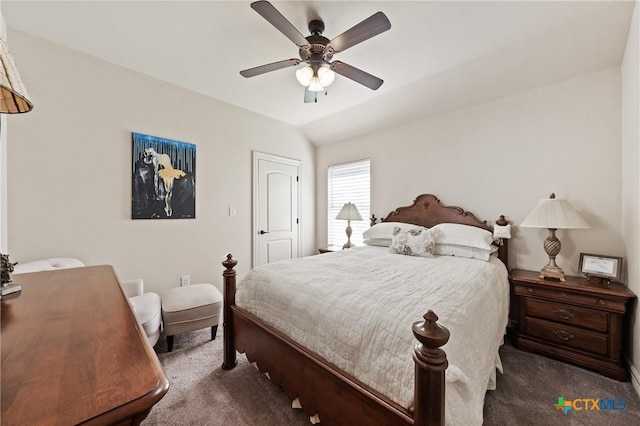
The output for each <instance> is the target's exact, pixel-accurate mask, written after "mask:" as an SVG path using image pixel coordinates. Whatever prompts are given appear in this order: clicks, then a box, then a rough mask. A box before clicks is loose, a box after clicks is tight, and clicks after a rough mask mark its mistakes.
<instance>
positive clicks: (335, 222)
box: [327, 160, 371, 246]
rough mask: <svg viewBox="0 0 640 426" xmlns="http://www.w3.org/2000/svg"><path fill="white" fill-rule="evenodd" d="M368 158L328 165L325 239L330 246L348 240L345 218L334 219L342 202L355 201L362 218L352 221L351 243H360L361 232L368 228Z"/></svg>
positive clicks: (338, 244)
mask: <svg viewBox="0 0 640 426" xmlns="http://www.w3.org/2000/svg"><path fill="white" fill-rule="evenodd" d="M369 165H370V161H369V160H362V161H355V162H353V163H345V164H337V165H334V166H329V173H328V176H329V177H328V179H329V182H328V185H327V186H328V189H329V194H328V195H329V197H328V199H329V206H328V213H329V217H328V243H329V245H330V246H332V245H335V246H342V245H343V244H344V243H346V242H347V234H346V232H345V230H346V228H347V221H346V220H339V219H336V216H337V215H338V213H339V212H340V209H342V206H343V205H344V204H345V203H351V204H355V205H356V207H357V208H358V211H359V212H360V216H362V220H358V221H353V220H352V221H351V228H352V229H353V233H352V235H351V243H352V244H355V245H362V233H363V232H364V231H365V230H367V229H368V228H369V217H371V213H370V210H371V206H370V201H369V200H370V194H371V191H370V189H371V180H370V177H369V176H370V173H369V170H370V167H369Z"/></svg>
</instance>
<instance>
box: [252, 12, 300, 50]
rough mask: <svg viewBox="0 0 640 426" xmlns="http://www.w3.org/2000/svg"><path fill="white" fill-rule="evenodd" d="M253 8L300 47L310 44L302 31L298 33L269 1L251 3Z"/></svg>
mask: <svg viewBox="0 0 640 426" xmlns="http://www.w3.org/2000/svg"><path fill="white" fill-rule="evenodd" d="M251 8H252V9H253V10H255V11H256V12H258V13H259V14H260V16H262V17H263V18H264V19H266V20H267V21H269V23H270V24H271V25H273V26H274V27H276V29H277V30H278V31H280V32H281V33H282V34H284V35H285V36H287V38H288V39H289V40H291V41H292V42H294V43H295V44H296V45H297V46H298V47H302V46H306V45H307V44H309V43H308V42H307V39H306V38H304V36H303V35H302V34H300V31H298V30H297V29H296V27H294V26H293V24H292V23H291V22H289V21H287V18H285V17H284V16H282V14H281V13H280V12H278V9H276V8H275V7H273V5H272V4H271V3H269V2H268V1H256V2H253V3H251Z"/></svg>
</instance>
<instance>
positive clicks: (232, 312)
mask: <svg viewBox="0 0 640 426" xmlns="http://www.w3.org/2000/svg"><path fill="white" fill-rule="evenodd" d="M222 264H223V266H224V267H225V271H224V273H223V277H224V362H223V364H222V368H223V369H225V370H229V369H232V368H233V367H235V365H236V351H238V352H241V353H246V356H247V358H248V359H249V361H251V362H254V361H255V362H256V363H257V365H258V368H259V370H260V371H261V372H263V373H266V372H268V373H269V377H270V379H271V381H272V382H274V383H275V384H276V385H278V386H282V388H283V389H284V392H285V394H286V395H287V396H288V397H289V398H290V399H291V400H293V399H295V398H299V399H300V402H301V404H302V407H303V409H304V410H305V412H306V413H307V414H309V416H313V415H315V414H318V415H319V417H320V420H321V422H322V425H323V426H330V425H338V424H366V425H380V426H383V425H384V426H386V425H411V424H414V425H419V426H425V425H444V413H445V408H444V404H445V370H446V368H447V366H448V362H447V358H446V354H445V353H444V351H443V350H441V349H440V347H441V346H443V345H444V344H445V343H446V342H447V341H448V340H449V331H448V330H447V329H446V328H444V327H441V326H439V325H438V324H437V323H436V321H437V320H438V317H437V316H436V315H435V314H434V313H433V312H432V311H429V312H427V313H426V314H425V316H424V320H423V321H418V322H416V323H414V324H413V333H414V335H415V337H416V339H418V341H419V343H418V344H417V345H416V347H415V351H414V354H413V359H414V361H415V365H416V367H415V384H414V387H415V394H414V395H415V397H414V412H410V411H408V410H407V409H405V408H403V407H401V406H399V405H398V404H396V403H395V402H393V401H391V400H389V399H388V398H387V397H385V396H383V395H381V394H380V393H379V392H376V391H375V390H373V389H371V388H370V387H368V386H366V385H365V384H363V383H361V382H359V381H358V380H357V379H355V378H353V377H351V376H349V375H347V374H345V373H344V372H342V371H341V370H339V369H338V368H336V367H334V366H333V365H331V364H329V363H328V362H326V361H325V360H323V359H322V358H320V357H318V356H317V355H315V354H314V353H312V352H310V351H309V350H307V349H306V348H304V347H302V346H301V345H299V344H297V343H296V342H294V341H292V340H291V339H289V338H288V337H287V336H285V335H283V334H282V333H280V332H278V331H277V330H275V329H274V328H272V327H271V326H269V325H268V324H266V323H264V322H263V321H262V320H260V319H259V318H257V317H256V316H254V315H252V314H250V313H249V312H246V311H245V310H243V309H242V308H240V307H238V306H236V305H235V291H236V272H235V270H234V269H233V268H234V267H235V266H236V264H237V262H236V261H235V260H234V259H233V258H232V256H231V255H230V254H229V255H227V259H226V260H225V261H224V262H222ZM407 326H408V325H407Z"/></svg>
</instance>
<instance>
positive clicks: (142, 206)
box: [131, 133, 196, 219]
mask: <svg viewBox="0 0 640 426" xmlns="http://www.w3.org/2000/svg"><path fill="white" fill-rule="evenodd" d="M131 139H132V142H133V162H132V168H133V170H132V171H133V180H132V189H131V218H132V219H191V218H195V217H196V146H195V144H192V143H188V142H180V141H175V140H171V139H165V138H161V137H158V136H149V135H143V134H141V133H131Z"/></svg>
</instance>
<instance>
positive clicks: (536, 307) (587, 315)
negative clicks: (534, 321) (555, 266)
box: [525, 298, 609, 333]
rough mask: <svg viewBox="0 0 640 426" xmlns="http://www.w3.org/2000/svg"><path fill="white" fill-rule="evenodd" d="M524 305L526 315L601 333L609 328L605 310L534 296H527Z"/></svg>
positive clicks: (607, 315)
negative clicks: (550, 300) (535, 297)
mask: <svg viewBox="0 0 640 426" xmlns="http://www.w3.org/2000/svg"><path fill="white" fill-rule="evenodd" d="M525 306H526V315H528V316H532V317H538V318H544V319H548V320H551V321H556V322H562V323H565V324H571V325H573V326H576V327H582V328H589V329H591V330H595V331H601V332H603V333H604V332H607V331H608V330H609V314H608V313H607V312H605V311H599V310H596V309H589V308H581V307H579V306H573V305H565V304H562V303H558V302H549V301H546V300H540V299H534V298H527V299H526V301H525Z"/></svg>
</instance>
